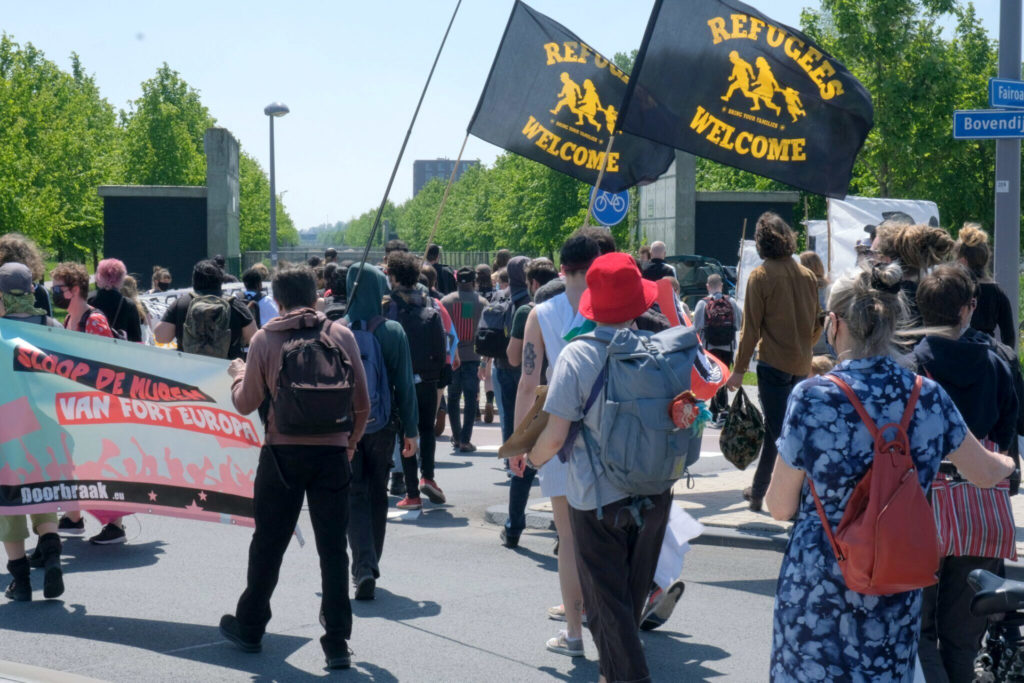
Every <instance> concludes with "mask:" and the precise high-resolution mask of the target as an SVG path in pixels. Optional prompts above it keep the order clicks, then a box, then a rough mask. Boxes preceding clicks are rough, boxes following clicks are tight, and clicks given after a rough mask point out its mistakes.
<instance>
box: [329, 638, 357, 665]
mask: <svg viewBox="0 0 1024 683" xmlns="http://www.w3.org/2000/svg"><path fill="white" fill-rule="evenodd" d="M324 654H325V655H326V656H327V668H328V669H348V668H350V667H351V666H352V650H350V649H348V644H346V643H342V644H341V646H340V647H338V646H332V647H329V648H328V647H327V646H324Z"/></svg>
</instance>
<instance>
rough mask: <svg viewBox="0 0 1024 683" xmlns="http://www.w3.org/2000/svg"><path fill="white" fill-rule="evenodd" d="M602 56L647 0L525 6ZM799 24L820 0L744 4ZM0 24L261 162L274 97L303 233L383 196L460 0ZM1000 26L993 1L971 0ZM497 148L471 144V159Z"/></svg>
mask: <svg viewBox="0 0 1024 683" xmlns="http://www.w3.org/2000/svg"><path fill="white" fill-rule="evenodd" d="M530 4H531V5H532V6H533V7H534V8H535V9H537V10H539V11H541V12H544V13H545V14H547V15H549V16H551V17H552V18H553V19H555V20H556V21H559V22H561V23H562V24H564V25H565V26H567V27H568V28H569V29H570V30H572V31H574V32H575V33H577V34H578V35H579V36H580V37H581V38H582V39H583V40H585V41H587V42H588V43H590V44H591V45H592V46H594V47H595V48H596V49H598V50H600V51H601V52H602V53H604V54H605V55H606V56H608V57H611V56H612V55H613V54H614V53H616V52H624V51H629V50H632V49H635V48H637V47H639V45H640V41H641V39H642V38H643V33H644V28H645V26H646V24H647V18H648V15H649V13H650V8H651V6H652V5H653V2H652V0H630V1H629V2H623V1H622V0H533V1H532V2H531V3H530ZM752 4H754V5H755V6H756V7H758V8H759V9H761V10H762V11H763V12H765V13H766V14H768V15H769V16H770V17H772V18H773V19H776V20H778V21H780V22H783V23H786V24H789V25H798V24H799V16H800V10H801V8H803V7H806V6H816V4H817V3H816V0H771V1H770V2H769V1H768V0H753V2H752ZM3 5H4V7H3V11H2V13H0V31H4V32H6V33H8V34H10V35H12V36H13V37H14V39H15V40H17V41H18V42H20V43H25V42H31V43H33V44H35V45H36V46H37V47H39V48H40V49H42V50H43V51H44V52H45V53H46V55H47V57H48V58H50V59H51V60H54V61H55V62H57V63H58V64H59V65H61V66H62V67H63V68H68V66H69V64H70V54H71V52H72V51H74V52H77V53H78V54H79V55H80V56H81V58H82V62H83V64H84V66H85V68H86V69H87V70H88V71H89V72H90V73H92V74H94V75H95V77H96V81H97V83H98V85H99V87H100V90H101V91H102V93H103V94H104V96H105V97H106V98H107V99H108V100H109V101H110V102H111V103H112V104H113V105H114V106H116V107H120V108H127V106H128V101H129V100H132V99H134V98H136V97H138V95H139V84H140V83H141V82H142V81H144V80H146V79H148V78H151V77H152V76H153V74H154V72H155V71H156V69H157V67H159V65H160V64H161V63H162V62H165V61H166V62H167V63H168V64H169V65H170V66H171V67H172V68H174V69H175V70H177V71H178V72H180V73H181V75H182V77H183V78H184V79H185V80H186V81H187V82H188V83H189V84H190V85H191V86H192V87H194V88H197V89H198V90H199V91H200V93H201V95H202V99H203V103H204V104H205V105H206V106H207V107H208V108H209V110H210V112H211V114H212V115H213V116H214V117H216V119H217V121H218V124H219V125H221V126H224V127H226V128H228V129H230V130H231V131H232V132H233V133H234V134H235V136H236V137H238V138H239V140H240V141H241V142H242V144H243V146H244V147H245V148H246V149H247V150H248V151H249V152H250V153H252V154H253V155H255V156H256V158H258V159H259V160H260V162H261V163H262V164H263V165H264V167H267V164H268V159H269V151H268V142H267V119H266V117H265V116H264V115H263V107H264V105H266V104H268V103H269V102H272V101H274V100H280V101H282V102H284V103H286V104H287V105H288V106H289V107H290V108H291V114H289V115H288V116H287V117H285V118H284V119H281V120H279V121H278V123H277V125H276V130H275V133H276V139H277V178H278V185H277V187H278V191H279V192H286V194H285V195H284V202H285V204H286V205H287V207H288V210H289V212H290V213H291V215H292V218H293V219H294V220H295V223H296V225H297V226H298V227H299V229H304V228H307V227H311V226H313V225H316V224H319V223H323V222H324V221H330V222H334V221H337V220H347V219H349V218H351V217H353V216H354V215H357V214H359V213H361V212H363V211H365V210H367V209H369V208H371V207H375V206H376V205H377V204H378V203H379V202H380V199H381V196H382V195H383V192H384V188H385V185H386V184H387V180H388V175H389V174H390V172H391V168H392V165H393V164H394V160H395V157H396V155H397V154H398V149H399V147H400V145H401V141H402V136H403V135H404V134H405V131H406V128H407V126H408V124H409V119H410V117H411V116H412V111H413V109H414V107H415V106H416V99H417V97H418V96H419V92H420V89H421V88H422V86H423V82H424V80H425V79H426V75H427V72H428V70H429V69H430V63H431V61H432V59H433V57H434V53H435V51H436V50H437V46H438V44H439V42H440V40H441V35H442V34H443V32H444V28H445V26H446V25H447V22H448V19H449V17H450V15H451V12H452V10H453V9H454V7H455V0H374V1H363V0H319V1H314V0H292V1H291V2H282V1H277V2H267V1H266V0H248V1H246V2H241V1H237V0H230V1H229V0H212V1H211V0H205V1H204V2H198V1H196V0H179V1H178V2H174V3H155V2H140V1H139V0H108V1H105V2H69V1H67V0H64V1H62V2H13V1H10V2H5V3H3ZM975 5H976V7H977V8H978V11H979V14H980V16H981V17H982V19H983V21H984V23H985V26H986V27H987V28H988V30H989V32H990V33H992V34H993V35H994V34H995V33H996V32H997V28H996V27H997V25H998V16H999V3H998V1H997V0H979V1H978V2H976V3H975ZM511 7H512V2H511V0H463V3H462V8H461V9H460V10H459V15H458V17H457V18H456V20H455V25H454V26H453V28H452V33H451V35H450V37H449V39H448V44H447V46H446V47H445V52H444V54H443V55H442V56H441V61H440V62H439V64H438V67H437V71H436V72H435V74H434V80H433V82H432V84H431V87H430V90H429V91H428V93H427V97H426V99H425V100H424V103H423V109H422V110H421V112H420V117H419V120H418V121H417V123H416V127H415V129H414V130H413V134H412V138H411V139H410V142H409V147H408V149H407V150H406V153H405V157H404V159H403V162H402V166H401V168H400V170H399V173H398V176H397V178H396V179H395V185H394V188H393V189H392V192H391V198H392V199H393V200H395V201H396V202H401V201H404V200H405V199H407V198H408V197H409V196H410V195H411V194H412V161H413V160H414V159H432V158H436V157H449V158H453V159H454V158H455V157H456V155H457V154H458V151H459V145H460V144H461V143H462V139H463V137H464V136H465V131H466V125H467V123H468V121H469V117H470V116H471V115H472V112H473V109H474V108H475V106H476V102H477V99H478V97H479V95H480V90H481V88H482V87H483V83H484V80H485V78H486V76H487V72H488V70H489V68H490V64H491V60H492V59H493V57H494V52H495V50H496V48H497V45H498V41H499V40H500V38H501V33H502V30H503V29H504V26H505V21H506V19H507V17H508V13H509V11H510V9H511ZM499 153H500V150H499V149H498V148H496V147H494V146H492V145H490V144H488V143H485V142H483V141H480V140H477V139H475V138H470V141H469V144H468V145H467V146H466V153H465V155H464V157H465V158H468V159H480V160H481V161H482V162H484V163H487V164H489V163H491V162H492V161H493V160H494V158H495V156H497V155H498V154H499Z"/></svg>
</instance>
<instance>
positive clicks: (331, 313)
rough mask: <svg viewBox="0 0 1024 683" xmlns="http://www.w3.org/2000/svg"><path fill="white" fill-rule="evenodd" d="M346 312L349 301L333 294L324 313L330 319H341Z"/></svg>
mask: <svg viewBox="0 0 1024 683" xmlns="http://www.w3.org/2000/svg"><path fill="white" fill-rule="evenodd" d="M346 313H348V302H346V301H345V300H344V299H341V300H338V299H337V298H335V297H333V296H332V297H331V298H330V300H329V301H328V303H327V305H326V306H325V307H324V315H326V316H327V319H328V320H341V319H342V318H344V317H345V314H346Z"/></svg>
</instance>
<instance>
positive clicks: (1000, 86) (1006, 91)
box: [988, 78, 1024, 109]
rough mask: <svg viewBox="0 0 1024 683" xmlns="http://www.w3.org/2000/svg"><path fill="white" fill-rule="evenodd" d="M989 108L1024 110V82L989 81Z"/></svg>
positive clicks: (1001, 79)
mask: <svg viewBox="0 0 1024 683" xmlns="http://www.w3.org/2000/svg"><path fill="white" fill-rule="evenodd" d="M988 106H990V107H1002V108H1010V109H1024V81H1011V80H1009V79H1006V78H990V79H988Z"/></svg>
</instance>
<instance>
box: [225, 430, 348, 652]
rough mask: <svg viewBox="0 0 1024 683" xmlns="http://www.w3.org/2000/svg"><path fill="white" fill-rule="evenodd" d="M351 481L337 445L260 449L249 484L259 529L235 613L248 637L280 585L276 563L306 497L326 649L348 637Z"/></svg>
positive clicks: (264, 618) (260, 629)
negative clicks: (347, 535) (317, 565)
mask: <svg viewBox="0 0 1024 683" xmlns="http://www.w3.org/2000/svg"><path fill="white" fill-rule="evenodd" d="M275 461H276V462H275ZM350 479H351V470H350V469H349V462H348V455H347V454H346V452H345V450H344V449H342V448H337V447H334V446H275V447H274V449H273V451H271V450H270V448H268V447H267V446H264V447H263V450H262V452H261V453H260V462H259V466H258V467H257V468H256V481H255V483H254V488H255V490H254V492H253V510H254V515H255V521H256V529H255V531H254V532H253V535H252V542H251V543H250V544H249V571H248V575H247V579H246V587H245V592H243V593H242V597H241V598H239V599H238V608H237V610H236V613H235V616H236V617H237V618H238V621H239V622H240V623H241V626H242V632H243V635H244V636H245V637H246V638H251V639H253V640H258V639H259V638H261V637H262V636H263V633H264V631H266V628H267V623H268V622H269V621H270V614H271V613H270V596H271V595H273V593H274V588H275V587H276V586H277V579H278V574H279V573H280V571H281V560H282V558H283V557H284V551H285V550H286V549H287V548H288V543H289V541H291V537H292V533H293V532H294V531H295V524H296V522H297V521H298V519H299V513H300V512H301V511H302V501H303V499H304V498H308V500H309V518H310V521H311V522H312V523H313V535H314V537H315V538H316V549H317V553H318V554H319V555H320V579H321V587H322V590H323V603H322V606H323V612H324V618H325V620H326V622H327V633H326V634H325V635H324V636H323V637H322V638H321V639H320V640H321V643H322V644H323V646H324V648H325V649H328V648H338V647H340V646H341V645H342V644H344V643H345V642H346V641H348V639H349V638H350V637H351V636H352V605H351V604H350V603H349V599H348V552H347V551H348V549H347V547H346V543H345V530H346V527H347V525H348V494H349V481H350ZM331 651H337V650H336V649H332V650H331Z"/></svg>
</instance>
